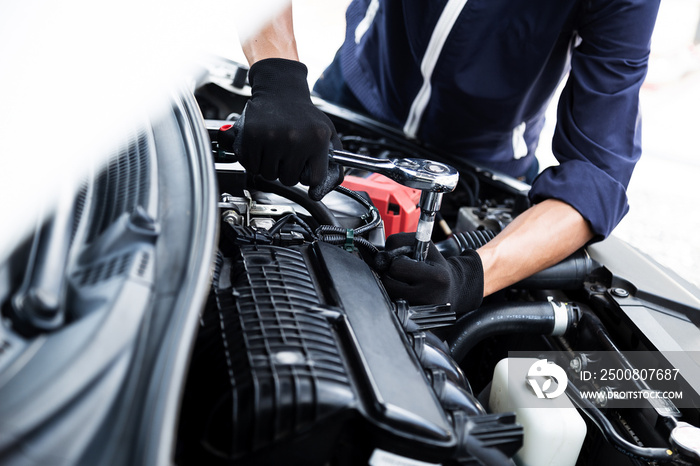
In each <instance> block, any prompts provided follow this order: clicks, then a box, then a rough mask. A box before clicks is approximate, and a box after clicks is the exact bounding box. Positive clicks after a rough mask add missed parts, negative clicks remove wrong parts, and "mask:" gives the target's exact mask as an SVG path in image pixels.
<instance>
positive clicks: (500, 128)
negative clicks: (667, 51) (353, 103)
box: [321, 0, 659, 239]
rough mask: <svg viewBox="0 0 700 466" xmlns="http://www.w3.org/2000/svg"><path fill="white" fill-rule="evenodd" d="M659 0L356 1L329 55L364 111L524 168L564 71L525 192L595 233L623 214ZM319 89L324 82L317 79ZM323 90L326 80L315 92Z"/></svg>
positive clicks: (493, 163) (450, 147)
mask: <svg viewBox="0 0 700 466" xmlns="http://www.w3.org/2000/svg"><path fill="white" fill-rule="evenodd" d="M658 7H659V0H583V1H579V0H430V1H418V0H354V1H353V2H352V3H351V4H350V6H349V8H348V11H347V26H348V27H347V34H346V40H345V42H344V44H343V46H342V48H341V49H340V51H339V54H338V57H337V59H338V60H339V63H337V64H339V65H340V69H341V70H342V74H343V78H344V81H345V84H346V85H347V86H348V87H349V88H350V90H351V91H352V93H353V94H354V96H355V97H356V98H357V100H358V101H359V102H360V103H361V104H362V106H363V107H364V108H365V109H366V111H367V112H368V113H369V114H371V115H373V116H374V117H375V118H377V119H379V120H382V121H384V122H387V123H389V124H391V125H394V126H396V127H399V128H403V130H404V132H405V133H406V135H407V136H409V137H413V138H416V139H419V140H421V141H423V142H426V143H429V144H432V145H434V146H436V147H438V148H439V149H441V150H444V151H447V152H449V153H451V154H454V155H457V156H461V157H466V158H468V159H470V160H473V161H475V162H478V163H480V164H482V165H486V166H488V167H492V168H494V169H497V170H499V171H501V172H504V173H507V174H510V175H513V176H520V175H523V174H524V173H525V172H526V171H527V169H528V167H530V165H531V164H532V161H533V159H534V151H535V148H536V146H537V143H538V139H539V133H540V131H541V129H542V126H543V124H544V112H545V109H546V108H547V105H548V103H549V101H550V99H551V96H552V94H553V93H554V91H555V90H556V88H557V86H558V84H559V83H560V81H561V80H562V78H564V77H565V76H566V75H567V73H568V79H567V82H566V86H565V88H564V90H563V93H562V96H561V99H560V101H559V106H558V113H557V125H556V130H555V135H554V139H553V144H552V148H553V152H554V155H555V156H556V158H557V160H558V161H559V165H558V166H557V167H551V168H548V169H546V170H545V171H543V172H542V173H541V174H540V175H539V176H538V177H537V178H536V179H535V181H534V182H533V185H532V189H531V191H530V197H531V199H532V201H533V202H539V201H541V200H544V199H548V198H555V199H560V200H562V201H564V202H566V203H568V204H570V205H571V206H573V207H574V208H575V209H576V210H578V211H579V212H580V213H581V214H582V215H583V217H584V218H585V219H586V220H587V221H588V222H589V223H590V225H591V228H592V229H593V231H594V233H595V234H596V237H597V238H598V239H600V238H603V237H605V236H607V235H608V234H609V233H610V232H611V231H612V229H613V228H614V227H615V226H616V225H617V224H618V222H619V221H620V220H621V219H622V217H623V216H624V215H625V214H626V213H627V211H628V209H629V207H628V204H627V196H626V193H625V191H626V188H627V185H628V183H629V179H630V176H631V174H632V170H633V168H634V165H635V163H636V162H637V160H638V159H639V156H640V155H641V144H640V143H641V126H640V118H639V89H640V87H641V85H642V82H643V80H644V77H645V75H646V70H647V62H648V57H649V45H650V38H651V33H652V30H653V27H654V22H655V20H656V14H657V11H658ZM321 90H322V89H321ZM322 95H323V93H322Z"/></svg>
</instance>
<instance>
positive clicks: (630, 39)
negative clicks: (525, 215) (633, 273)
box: [530, 0, 659, 240]
mask: <svg viewBox="0 0 700 466" xmlns="http://www.w3.org/2000/svg"><path fill="white" fill-rule="evenodd" d="M583 3H584V4H585V5H586V6H585V7H584V9H583V10H582V12H581V15H582V21H581V22H580V23H579V24H580V28H579V30H578V35H579V36H580V39H581V40H580V43H579V44H578V46H576V47H575V48H574V49H573V52H572V56H571V72H570V73H569V78H568V81H567V83H566V86H565V87H564V89H563V91H562V95H561V98H560V100H559V106H558V109H557V125H556V129H555V132H554V139H553V141H552V151H553V152H554V155H555V157H556V158H557V160H558V161H559V165H558V166H556V167H550V168H548V169H546V170H545V171H543V172H542V173H541V174H540V175H539V176H538V177H537V178H536V179H535V181H534V183H533V186H532V189H531V191H530V198H531V200H532V202H534V203H537V202H540V201H542V200H544V199H550V198H554V199H559V200H562V201H564V202H566V203H568V204H570V205H571V206H572V207H574V208H575V209H576V210H577V211H578V212H579V213H581V215H582V216H583V217H584V218H585V219H586V220H587V221H588V222H589V224H590V226H591V228H592V230H593V232H594V233H595V235H596V239H598V240H599V239H602V238H605V237H606V236H608V235H609V234H610V232H611V231H612V230H613V228H615V226H616V225H617V224H618V223H619V221H620V220H621V219H622V217H623V216H624V215H625V214H626V213H627V211H628V210H629V206H628V204H627V194H626V190H627V185H628V183H629V180H630V177H631V175H632V170H633V168H634V165H635V164H636V163H637V161H638V160H639V157H640V155H641V119H640V114H639V89H640V87H641V85H642V82H643V81H644V77H645V76H646V71H647V63H648V59H649V46H650V41H651V33H652V30H653V28H654V23H655V21H656V14H657V12H658V8H659V0H622V1H620V0H590V1H585V0H584V2H583Z"/></svg>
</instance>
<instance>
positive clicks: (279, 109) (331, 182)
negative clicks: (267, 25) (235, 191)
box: [236, 58, 343, 200]
mask: <svg viewBox="0 0 700 466" xmlns="http://www.w3.org/2000/svg"><path fill="white" fill-rule="evenodd" d="M306 76H307V69H306V66H305V65H304V64H303V63H300V62H297V61H293V60H285V59H282V58H268V59H265V60H260V61H259V62H256V63H254V64H253V66H251V67H250V72H249V74H248V78H249V80H250V84H251V86H252V97H251V98H250V100H249V101H248V103H247V105H246V107H245V110H244V112H243V115H242V117H241V118H242V121H241V123H243V124H242V127H243V129H242V134H240V138H241V139H240V144H237V146H238V147H239V148H240V149H239V150H238V151H237V152H236V153H237V154H238V156H239V158H240V160H241V163H242V164H243V166H245V167H246V169H248V171H249V172H251V173H252V174H260V175H262V176H263V177H265V178H267V179H269V180H274V179H277V178H279V180H280V181H281V182H282V183H283V184H285V185H288V186H291V185H294V184H296V183H298V182H301V183H302V184H305V185H308V186H309V187H310V189H309V197H310V198H311V199H314V200H320V199H321V198H322V197H323V196H325V195H326V194H327V193H328V192H329V191H331V190H332V189H333V188H335V187H336V186H337V185H339V184H340V183H341V182H342V181H343V169H342V167H341V166H340V165H338V164H336V163H331V164H330V166H329V159H328V151H329V149H330V148H331V145H332V147H333V148H335V149H342V145H341V143H340V139H339V138H338V134H337V133H336V130H335V127H334V126H333V123H332V122H331V121H330V119H329V118H328V117H327V116H326V115H325V114H324V113H323V112H322V111H320V110H319V109H317V108H316V107H315V106H314V105H313V103H312V102H311V95H310V92H309V85H308V83H307V81H306Z"/></svg>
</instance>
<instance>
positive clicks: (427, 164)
mask: <svg viewBox="0 0 700 466" xmlns="http://www.w3.org/2000/svg"><path fill="white" fill-rule="evenodd" d="M392 161H393V162H394V165H395V166H396V169H395V170H394V175H395V176H393V177H392V179H394V181H396V182H398V183H400V184H402V185H404V186H408V187H409V188H414V189H420V190H421V191H428V192H433V193H449V192H451V191H454V189H455V187H457V181H458V180H459V173H458V172H457V170H456V169H455V168H453V167H451V166H449V165H445V164H444V163H440V162H434V161H432V160H425V159H394V160H392Z"/></svg>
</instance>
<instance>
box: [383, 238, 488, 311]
mask: <svg viewBox="0 0 700 466" xmlns="http://www.w3.org/2000/svg"><path fill="white" fill-rule="evenodd" d="M415 236H416V235H415V233H399V234H396V235H391V236H389V238H387V241H386V247H385V249H384V252H381V253H379V257H378V259H379V260H378V262H379V263H380V265H379V268H380V269H381V268H382V265H383V266H384V267H383V268H384V269H385V271H384V272H383V273H382V271H380V273H381V280H382V283H383V284H384V287H385V288H386V290H387V292H388V293H389V296H391V298H392V299H399V298H403V299H405V300H406V301H408V304H409V305H420V304H442V303H450V304H451V305H452V309H453V310H454V311H455V312H456V313H457V314H464V313H466V312H469V311H472V310H474V309H476V308H478V307H479V305H480V304H481V300H482V296H483V294H484V270H483V267H482V264H481V258H480V257H479V254H477V252H476V251H474V250H472V249H467V250H466V251H465V252H464V253H462V255H460V256H455V257H450V258H449V259H445V258H444V257H443V255H442V254H441V253H440V251H438V250H437V248H436V247H435V245H434V244H433V243H432V242H431V243H430V246H429V247H428V257H427V259H426V260H425V261H424V262H419V261H416V260H413V259H410V258H409V257H406V256H405V255H401V254H403V253H405V252H407V251H412V249H413V244H414V242H415ZM396 252H398V253H399V254H395V253H396ZM382 263H383V264H382Z"/></svg>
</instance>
